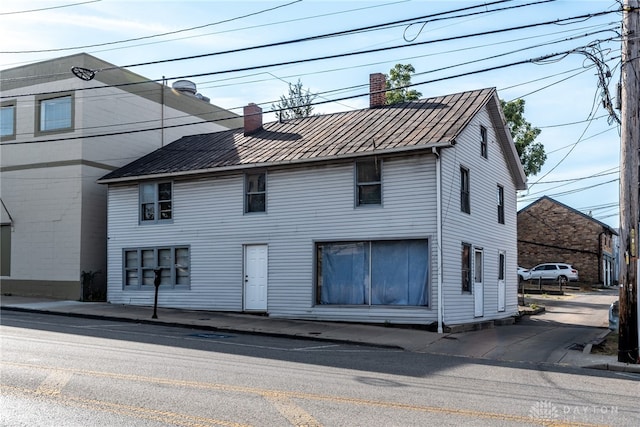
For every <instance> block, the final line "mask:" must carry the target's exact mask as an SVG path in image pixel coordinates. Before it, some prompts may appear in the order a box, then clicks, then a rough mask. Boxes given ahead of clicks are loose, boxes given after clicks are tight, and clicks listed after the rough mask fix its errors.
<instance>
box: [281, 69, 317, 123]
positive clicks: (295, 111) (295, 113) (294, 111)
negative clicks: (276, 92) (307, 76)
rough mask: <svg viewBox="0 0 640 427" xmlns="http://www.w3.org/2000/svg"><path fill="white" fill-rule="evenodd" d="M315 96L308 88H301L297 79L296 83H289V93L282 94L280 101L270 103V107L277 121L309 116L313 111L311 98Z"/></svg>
mask: <svg viewBox="0 0 640 427" xmlns="http://www.w3.org/2000/svg"><path fill="white" fill-rule="evenodd" d="M315 98H316V95H315V94H312V93H311V92H310V91H309V89H307V90H304V89H303V88H302V82H301V81H300V79H298V83H296V84H292V83H289V95H288V96H285V95H282V96H281V97H280V101H279V102H277V103H276V104H271V109H272V110H273V111H274V112H275V113H276V117H277V118H278V120H279V121H281V122H282V121H284V120H289V119H300V118H303V117H309V116H311V115H312V113H313V105H311V104H312V103H313V100H314V99H315Z"/></svg>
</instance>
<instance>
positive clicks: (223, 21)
mask: <svg viewBox="0 0 640 427" xmlns="http://www.w3.org/2000/svg"><path fill="white" fill-rule="evenodd" d="M301 1H302V0H294V1H292V2H290V3H286V4H283V5H280V6H274V7H271V8H268V9H263V10H259V11H257V12H252V13H248V14H246V15H241V16H237V17H235V18H229V19H224V20H222V21H217V22H211V23H209V24H204V25H198V26H197V27H190V28H183V29H180V30H175V31H169V32H166V33H160V34H154V35H151V36H143V37H136V38H133V39H127V40H118V41H113V42H106V43H98V44H90V45H84V46H74V47H61V48H57V49H40V50H19V51H5V52H0V53H3V54H9V53H10V54H19V53H44V52H62V51H65V50H78V49H88V48H92V47H100V46H109V45H113V44H120V43H128V42H132V41H139V40H146V39H151V38H155V37H163V36H169V35H172V34H179V33H184V32H187V31H193V30H199V29H202V28H206V27H211V26H214V25H220V24H225V23H227V22H232V21H237V20H239V19H243V18H248V17H250V16H255V15H260V14H262V13H266V12H271V11H274V10H276V9H280V8H282V7H287V6H291V5H292V4H295V3H299V2H301Z"/></svg>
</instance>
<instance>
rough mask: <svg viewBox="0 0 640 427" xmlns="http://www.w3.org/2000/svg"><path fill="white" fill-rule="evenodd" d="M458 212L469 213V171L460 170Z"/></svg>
mask: <svg viewBox="0 0 640 427" xmlns="http://www.w3.org/2000/svg"><path fill="white" fill-rule="evenodd" d="M460 210H461V211H462V212H465V213H468V214H470V213H471V201H470V195H469V170H468V169H465V168H462V167H461V168H460Z"/></svg>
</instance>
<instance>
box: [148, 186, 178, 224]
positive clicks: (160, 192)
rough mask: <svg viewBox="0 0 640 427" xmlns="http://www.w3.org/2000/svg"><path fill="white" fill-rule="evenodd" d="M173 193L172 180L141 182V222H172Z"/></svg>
mask: <svg viewBox="0 0 640 427" xmlns="http://www.w3.org/2000/svg"><path fill="white" fill-rule="evenodd" d="M172 194H173V184H172V183H171V182H148V183H143V184H140V222H141V223H157V222H170V221H171V220H172V219H173V211H172V209H173V204H172Z"/></svg>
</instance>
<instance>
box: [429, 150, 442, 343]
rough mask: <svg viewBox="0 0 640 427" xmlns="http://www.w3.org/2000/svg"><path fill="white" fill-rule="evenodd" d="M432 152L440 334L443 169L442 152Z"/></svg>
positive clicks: (439, 329) (440, 326) (439, 330)
mask: <svg viewBox="0 0 640 427" xmlns="http://www.w3.org/2000/svg"><path fill="white" fill-rule="evenodd" d="M431 152H432V153H433V154H434V155H435V156H436V234H437V239H438V248H437V257H438V284H437V286H438V333H439V334H442V333H444V330H443V328H442V323H443V322H442V318H443V313H442V308H443V306H444V305H443V302H442V180H441V175H442V169H441V165H440V151H439V150H438V148H437V147H432V148H431Z"/></svg>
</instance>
